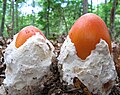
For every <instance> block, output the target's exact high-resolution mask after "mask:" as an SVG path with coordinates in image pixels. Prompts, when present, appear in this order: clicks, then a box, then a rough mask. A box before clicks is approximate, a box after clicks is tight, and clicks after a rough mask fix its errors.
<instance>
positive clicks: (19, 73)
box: [3, 33, 54, 90]
mask: <svg viewBox="0 0 120 95" xmlns="http://www.w3.org/2000/svg"><path fill="white" fill-rule="evenodd" d="M15 41H16V37H14V40H13V41H12V42H11V44H10V45H9V46H8V47H7V48H6V50H5V55H4V59H5V64H6V66H7V67H6V71H5V75H6V78H5V80H4V82H3V83H4V84H5V85H6V86H8V87H12V88H14V89H17V90H21V89H22V88H24V87H25V86H29V85H33V86H34V83H36V82H37V81H38V79H40V78H42V76H44V75H45V74H46V72H48V71H49V66H50V64H51V59H52V56H53V55H54V53H53V50H54V47H53V45H52V44H51V43H50V42H49V41H48V40H47V39H46V40H45V39H44V38H43V36H41V35H40V34H39V33H37V34H36V35H34V36H32V37H30V38H29V39H28V40H27V41H26V42H25V43H24V44H23V45H22V46H20V47H19V48H16V47H15Z"/></svg>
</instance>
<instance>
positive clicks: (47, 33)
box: [45, 0, 50, 37]
mask: <svg viewBox="0 0 120 95" xmlns="http://www.w3.org/2000/svg"><path fill="white" fill-rule="evenodd" d="M47 4H48V6H47V10H46V11H47V18H46V19H47V31H46V32H45V36H46V37H48V35H49V34H50V29H49V27H50V26H49V11H50V0H47Z"/></svg>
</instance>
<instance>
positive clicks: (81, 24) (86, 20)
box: [58, 13, 117, 95]
mask: <svg viewBox="0 0 120 95" xmlns="http://www.w3.org/2000/svg"><path fill="white" fill-rule="evenodd" d="M58 60H59V63H60V64H62V72H63V77H62V78H63V80H64V81H66V82H67V83H68V84H73V79H74V78H75V77H77V78H78V79H79V80H80V81H81V82H82V83H83V84H84V85H85V86H86V87H87V88H88V89H89V91H90V92H92V93H93V94H100V95H108V94H109V93H110V91H111V88H112V87H113V85H114V83H115V79H116V76H117V73H116V70H115V66H114V62H113V58H112V56H111V40H110V35H109V32H108V29H107V27H106V25H105V23H104V21H103V20H102V19H101V18H100V17H99V16H97V15H95V14H92V13H87V14H85V15H83V16H81V17H80V18H79V19H78V20H77V21H76V22H75V23H74V25H73V26H72V28H71V30H70V32H69V35H68V36H67V38H66V40H65V42H64V43H63V45H62V47H61V51H60V55H59V57H58Z"/></svg>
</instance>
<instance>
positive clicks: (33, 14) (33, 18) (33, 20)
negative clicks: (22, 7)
mask: <svg viewBox="0 0 120 95" xmlns="http://www.w3.org/2000/svg"><path fill="white" fill-rule="evenodd" d="M32 7H33V8H35V1H34V0H33V1H32ZM34 23H35V12H34V10H32V25H34Z"/></svg>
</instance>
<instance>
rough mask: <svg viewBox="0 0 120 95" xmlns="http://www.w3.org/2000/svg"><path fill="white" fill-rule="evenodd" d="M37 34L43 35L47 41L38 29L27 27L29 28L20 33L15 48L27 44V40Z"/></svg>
mask: <svg viewBox="0 0 120 95" xmlns="http://www.w3.org/2000/svg"><path fill="white" fill-rule="evenodd" d="M37 32H38V33H40V35H42V36H43V37H44V38H45V39H46V37H45V36H44V34H43V33H42V32H41V31H40V30H39V29H38V28H36V27H34V26H27V27H25V28H23V29H22V30H21V31H20V32H19V33H18V36H17V38H16V42H15V46H16V47H17V48H18V47H20V46H21V45H22V44H24V43H25V42H26V40H27V39H28V38H30V37H31V36H33V35H35V34H36V33H37Z"/></svg>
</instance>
